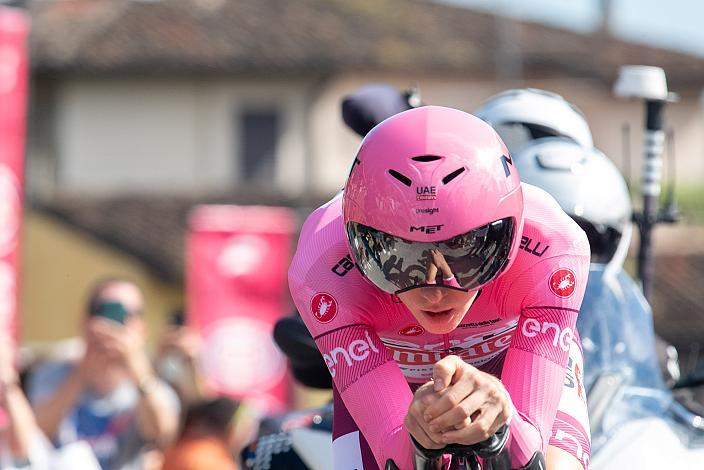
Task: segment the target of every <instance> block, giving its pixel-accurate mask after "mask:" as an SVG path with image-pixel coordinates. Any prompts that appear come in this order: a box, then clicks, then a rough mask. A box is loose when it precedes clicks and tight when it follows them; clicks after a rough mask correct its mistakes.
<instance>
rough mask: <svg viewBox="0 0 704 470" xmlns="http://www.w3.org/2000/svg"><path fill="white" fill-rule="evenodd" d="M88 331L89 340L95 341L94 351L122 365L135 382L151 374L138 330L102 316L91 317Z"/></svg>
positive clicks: (140, 381) (141, 380) (139, 381)
mask: <svg viewBox="0 0 704 470" xmlns="http://www.w3.org/2000/svg"><path fill="white" fill-rule="evenodd" d="M88 331H89V338H90V339H89V342H90V341H95V342H96V351H101V352H102V354H104V355H105V357H106V358H107V359H108V360H110V361H115V362H116V363H118V364H120V365H122V366H123V367H124V368H125V370H126V371H127V373H128V374H129V376H130V378H131V379H132V380H133V381H134V382H135V383H137V384H139V383H142V382H143V381H144V380H145V379H147V378H148V377H149V376H151V375H152V372H151V370H152V369H151V365H150V363H149V358H148V357H147V354H146V351H145V346H144V338H143V336H142V335H141V334H140V333H139V332H138V331H136V330H135V329H131V328H128V327H126V326H125V325H122V324H120V323H116V322H114V321H111V320H107V319H104V318H92V319H91V320H90V322H89V324H88ZM86 355H87V356H88V355H89V354H86ZM87 361H90V359H87Z"/></svg>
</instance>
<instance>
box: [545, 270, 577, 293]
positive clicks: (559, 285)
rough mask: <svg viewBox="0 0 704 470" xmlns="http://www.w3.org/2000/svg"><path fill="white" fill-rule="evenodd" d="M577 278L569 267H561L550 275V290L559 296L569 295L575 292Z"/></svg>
mask: <svg viewBox="0 0 704 470" xmlns="http://www.w3.org/2000/svg"><path fill="white" fill-rule="evenodd" d="M576 284H577V278H576V277H575V275H574V273H573V272H572V271H570V270H569V269H559V270H557V271H555V272H554V273H553V274H552V276H550V290H551V291H552V293H553V294H555V295H556V296H558V297H569V296H570V295H572V293H573V292H574V287H575V285H576Z"/></svg>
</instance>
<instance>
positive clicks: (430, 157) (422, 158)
mask: <svg viewBox="0 0 704 470" xmlns="http://www.w3.org/2000/svg"><path fill="white" fill-rule="evenodd" d="M411 160H413V161H415V162H423V163H427V162H434V161H435V160H440V157H438V156H437V155H420V156H418V157H412V158H411Z"/></svg>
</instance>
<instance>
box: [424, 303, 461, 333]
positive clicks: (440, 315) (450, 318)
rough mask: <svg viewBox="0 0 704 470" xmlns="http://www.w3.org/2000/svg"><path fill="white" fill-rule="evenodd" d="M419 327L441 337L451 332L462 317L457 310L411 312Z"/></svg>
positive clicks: (459, 310)
mask: <svg viewBox="0 0 704 470" xmlns="http://www.w3.org/2000/svg"><path fill="white" fill-rule="evenodd" d="M413 316H415V317H416V320H418V323H420V326H422V327H423V328H425V330H426V331H427V332H429V333H433V334H436V335H442V334H446V333H449V332H451V331H453V330H454V329H455V328H457V325H459V324H460V322H461V321H462V318H463V317H464V315H463V312H461V309H459V308H449V309H446V310H437V309H435V310H418V311H415V312H413Z"/></svg>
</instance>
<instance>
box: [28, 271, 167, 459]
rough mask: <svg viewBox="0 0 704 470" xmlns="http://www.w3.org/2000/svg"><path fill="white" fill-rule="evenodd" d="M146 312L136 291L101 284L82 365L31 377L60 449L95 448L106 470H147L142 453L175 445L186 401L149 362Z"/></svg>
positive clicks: (52, 365) (44, 425) (45, 427)
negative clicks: (82, 445)
mask: <svg viewBox="0 0 704 470" xmlns="http://www.w3.org/2000/svg"><path fill="white" fill-rule="evenodd" d="M143 307H144V296H143V294H142V292H141V290H140V289H139V287H138V286H137V285H136V284H134V283H132V282H130V281H127V280H124V279H109V280H105V281H102V282H99V283H98V284H97V285H96V286H95V287H94V289H93V291H92V294H91V296H90V299H89V302H88V306H87V312H86V315H85V317H84V319H83V324H82V336H83V341H84V343H85V351H84V353H83V355H82V357H80V358H79V359H78V360H76V361H61V362H48V363H46V364H44V365H42V366H40V367H39V368H38V369H37V371H36V372H35V373H34V374H33V376H32V377H30V382H29V397H30V400H31V402H32V404H33V406H34V410H35V414H36V417H37V422H38V424H39V427H40V428H41V429H42V431H44V433H45V434H46V435H47V436H48V437H49V438H50V439H52V441H54V443H55V444H57V445H59V446H61V445H65V444H67V443H70V442H73V441H76V440H84V441H86V442H88V444H90V446H91V448H92V449H93V452H94V453H95V455H96V457H97V458H98V461H99V462H100V465H101V467H102V468H103V469H110V470H113V469H132V468H140V465H141V463H140V460H141V453H142V450H144V449H145V448H148V446H149V445H152V446H157V447H162V446H164V445H166V444H168V442H169V441H170V440H171V439H172V438H173V436H174V435H175V433H176V430H177V427H178V416H179V404H178V399H177V397H176V395H175V393H174V392H173V390H171V389H170V388H169V387H168V386H167V385H166V384H165V383H164V382H162V381H161V380H160V379H158V378H157V376H156V374H155V373H154V371H153V369H152V366H151V363H150V361H149V358H148V356H147V354H146V350H145V344H144V343H145V322H144V318H143V316H142V310H143Z"/></svg>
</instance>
